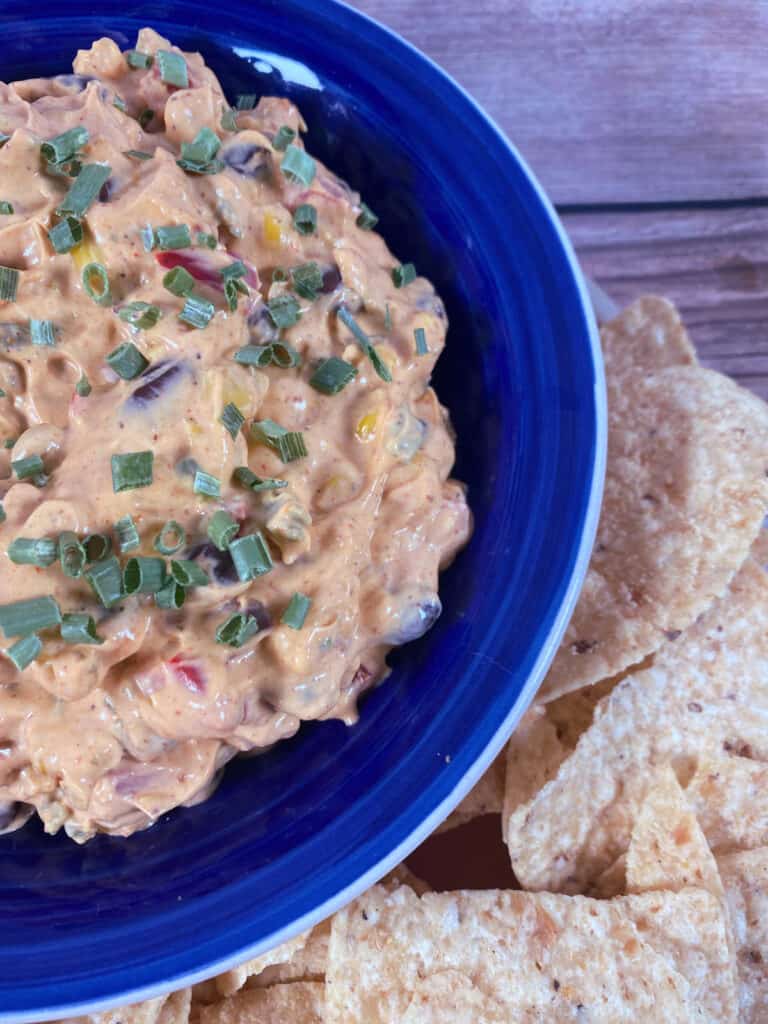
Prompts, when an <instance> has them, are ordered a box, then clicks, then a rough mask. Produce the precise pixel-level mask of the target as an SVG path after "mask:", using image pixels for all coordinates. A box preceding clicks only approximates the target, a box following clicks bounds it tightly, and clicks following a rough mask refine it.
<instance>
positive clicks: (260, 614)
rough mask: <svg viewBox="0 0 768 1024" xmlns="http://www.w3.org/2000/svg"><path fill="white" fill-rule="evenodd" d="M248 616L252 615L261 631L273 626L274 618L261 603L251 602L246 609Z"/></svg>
mask: <svg viewBox="0 0 768 1024" xmlns="http://www.w3.org/2000/svg"><path fill="white" fill-rule="evenodd" d="M245 613H246V615H252V616H253V617H254V619H256V622H257V623H258V626H259V631H261V630H262V629H269V627H270V626H271V625H272V616H271V615H270V614H269V611H268V610H267V609H266V608H265V607H264V605H263V604H262V603H261V601H249V602H248V604H247V605H246V607H245Z"/></svg>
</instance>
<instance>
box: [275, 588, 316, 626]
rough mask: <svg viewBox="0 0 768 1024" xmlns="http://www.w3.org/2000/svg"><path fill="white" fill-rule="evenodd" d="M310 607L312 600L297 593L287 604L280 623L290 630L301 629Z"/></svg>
mask: <svg viewBox="0 0 768 1024" xmlns="http://www.w3.org/2000/svg"><path fill="white" fill-rule="evenodd" d="M311 605H312V598H311V597H307V595H306V594H300V593H299V592H298V591H297V592H296V593H295V594H294V595H293V597H292V598H291V600H290V601H289V602H288V607H287V608H286V609H285V611H284V612H283V614H282V616H281V618H280V621H281V622H282V624H283V625H284V626H290V628H291V629H301V627H302V626H303V625H304V622H305V620H306V618H307V612H308V611H309V609H310V607H311Z"/></svg>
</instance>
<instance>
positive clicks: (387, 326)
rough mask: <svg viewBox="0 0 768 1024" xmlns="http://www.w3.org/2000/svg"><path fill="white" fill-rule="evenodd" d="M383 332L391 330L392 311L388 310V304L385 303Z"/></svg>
mask: <svg viewBox="0 0 768 1024" xmlns="http://www.w3.org/2000/svg"><path fill="white" fill-rule="evenodd" d="M384 330H385V331H391V330H392V311H391V310H390V308H389V303H387V304H386V305H385V307H384Z"/></svg>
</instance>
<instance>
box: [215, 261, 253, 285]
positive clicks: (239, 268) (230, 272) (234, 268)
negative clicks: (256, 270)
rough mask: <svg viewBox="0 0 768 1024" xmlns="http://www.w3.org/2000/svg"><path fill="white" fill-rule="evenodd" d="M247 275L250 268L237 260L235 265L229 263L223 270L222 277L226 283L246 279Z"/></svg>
mask: <svg viewBox="0 0 768 1024" xmlns="http://www.w3.org/2000/svg"><path fill="white" fill-rule="evenodd" d="M247 273H248V268H247V267H246V265H245V264H244V263H243V261H242V260H235V261H234V262H233V263H229V264H228V265H227V266H226V267H223V268H222V270H221V276H222V277H223V278H224V280H225V281H232V280H237V278H240V277H245V275H246V274H247Z"/></svg>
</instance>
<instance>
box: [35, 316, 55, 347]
mask: <svg viewBox="0 0 768 1024" xmlns="http://www.w3.org/2000/svg"><path fill="white" fill-rule="evenodd" d="M29 334H30V337H31V338H32V344H33V345H40V346H41V347H43V348H49V347H51V346H52V345H55V344H56V325H55V324H54V322H53V320H30V321H29Z"/></svg>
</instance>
